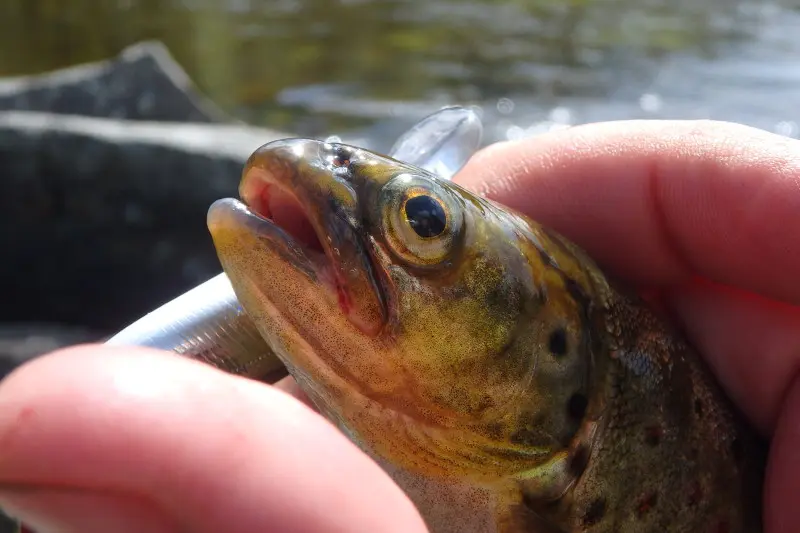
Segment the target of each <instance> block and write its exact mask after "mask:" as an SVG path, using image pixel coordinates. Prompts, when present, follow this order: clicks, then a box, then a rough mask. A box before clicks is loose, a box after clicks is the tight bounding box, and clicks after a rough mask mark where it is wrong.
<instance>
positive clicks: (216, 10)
mask: <svg viewBox="0 0 800 533" xmlns="http://www.w3.org/2000/svg"><path fill="white" fill-rule="evenodd" d="M798 20H800V19H798V18H797V15H796V14H795V12H794V11H791V10H790V9H789V8H788V7H786V6H783V7H781V6H779V5H778V4H776V3H774V2H770V3H767V2H759V1H750V2H742V1H738V0H706V1H701V2H698V1H697V0H670V1H666V0H644V1H642V0H464V1H456V0H449V1H448V0H436V1H433V2H423V1H414V0H383V1H377V0H340V1H335V2H332V1H330V0H228V1H216V2H214V1H202V0H195V1H191V0H184V1H174V0H173V1H169V0H167V1H159V0H127V1H126V0H121V1H117V2H110V1H109V2H96V1H94V0H73V1H71V2H69V3H68V4H67V3H64V2H61V1H59V0H8V1H6V2H4V3H3V4H2V6H0V47H1V48H0V49H2V50H6V51H7V52H6V53H4V54H0V75H15V74H25V73H35V72H40V71H43V70H48V69H53V68H57V67H63V66H67V65H71V64H75V63H78V62H84V61H93V60H98V59H103V58H106V57H110V56H113V55H115V54H117V53H118V52H119V51H120V50H121V49H122V48H124V47H125V46H127V45H130V44H132V43H134V42H136V41H139V40H143V39H159V40H161V41H163V42H165V43H166V44H167V46H168V47H169V49H170V51H171V52H172V53H173V54H174V55H175V57H176V58H177V60H178V61H179V62H180V63H181V64H182V65H183V66H184V67H185V68H186V69H187V71H188V72H189V74H190V75H191V76H192V77H193V79H194V80H195V81H196V83H197V84H198V85H199V87H200V88H201V89H202V90H203V91H204V92H206V93H207V94H208V95H209V96H211V97H212V98H213V99H214V100H215V101H216V102H218V103H219V104H220V105H221V106H223V107H224V108H225V109H226V110H228V111H229V112H231V113H232V114H234V115H236V116H237V117H239V118H242V119H244V120H246V121H248V122H251V123H254V124H259V125H265V126H269V127H274V128H278V129H284V130H289V131H295V132H298V133H301V134H306V135H327V134H329V133H340V132H342V131H346V130H349V131H352V130H354V129H355V130H358V131H360V133H361V134H364V135H371V136H373V137H377V138H378V140H379V143H378V144H381V145H382V144H385V143H388V142H390V141H391V138H392V137H393V136H394V135H396V134H397V133H398V132H400V131H402V129H403V128H405V127H406V126H407V125H409V124H410V123H411V122H413V121H414V120H416V119H418V118H419V117H421V116H423V115H425V114H427V113H428V112H430V111H431V110H432V109H435V108H437V107H439V106H440V105H442V104H445V103H474V104H478V105H481V106H482V107H483V108H484V111H485V113H486V117H485V118H486V120H487V123H488V125H489V128H488V135H489V137H488V140H495V139H501V138H507V137H514V136H520V135H526V134H532V133H537V132H539V131H541V130H543V129H547V128H550V127H552V126H553V124H555V125H558V124H559V123H569V124H572V123H579V122H587V121H595V120H608V119H621V118H637V117H642V116H648V117H675V118H705V117H711V118H720V119H726V120H738V121H741V122H747V123H753V124H754V125H757V126H761V127H766V128H768V129H775V128H776V127H777V128H778V129H780V128H783V130H785V132H788V133H789V134H792V133H793V126H792V124H793V122H791V117H786V116H784V114H783V112H782V110H783V109H785V108H786V107H789V108H790V109H791V108H796V107H797V106H796V105H792V104H791V101H790V102H787V101H786V100H783V103H784V105H783V107H782V109H771V106H774V105H775V103H774V102H775V95H774V94H772V92H773V91H774V90H778V91H780V90H782V88H783V84H784V83H786V82H789V81H791V82H793V81H794V80H786V79H785V78H786V76H787V74H785V72H784V73H783V74H782V77H781V76H778V79H777V80H776V79H774V78H771V77H770V76H775V75H776V72H775V71H774V69H773V71H772V72H770V68H769V65H770V62H769V61H770V59H772V61H773V64H775V65H780V64H781V63H783V62H789V63H791V64H792V65H784V66H786V67H789V66H796V63H797V61H798V59H797V58H798V57H800V54H798V53H797V52H799V51H800V50H799V49H798V46H797V45H793V44H792V43H791V41H790V40H789V38H788V37H784V38H783V39H781V38H780V35H784V34H785V35H788V36H791V35H793V34H794V33H795V32H792V31H789V30H790V28H787V27H786V26H787V25H791V26H795V27H798ZM779 28H783V29H784V30H787V31H788V34H787V33H785V32H783V33H782V32H781V31H778V29H779ZM776 41H785V42H776ZM12 51H13V53H12ZM759 53H760V54H761V55H762V56H767V62H766V63H765V62H764V61H763V58H749V56H750V55H752V54H759ZM778 70H780V69H778ZM781 72H783V71H782V70H781ZM759 81H761V83H758V82H759ZM776 82H777V83H776ZM753 83H756V84H757V86H756V87H753ZM742 91H744V94H742ZM793 98H794V100H795V103H798V102H796V100H797V99H798V97H797V96H794V97H793ZM720 102H722V106H723V107H722V108H720ZM737 105H739V106H740V108H741V111H739V110H737V109H736V106H737Z"/></svg>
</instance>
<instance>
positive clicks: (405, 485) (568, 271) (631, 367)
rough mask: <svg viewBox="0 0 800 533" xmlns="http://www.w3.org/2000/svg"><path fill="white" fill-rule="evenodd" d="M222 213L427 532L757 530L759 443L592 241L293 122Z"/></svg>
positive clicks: (269, 307) (341, 409) (254, 295)
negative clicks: (299, 133) (293, 132)
mask: <svg viewBox="0 0 800 533" xmlns="http://www.w3.org/2000/svg"><path fill="white" fill-rule="evenodd" d="M239 197H240V198H239V199H234V198H223V199H220V200H218V201H216V202H215V203H214V204H213V205H212V206H211V207H210V209H209V211H208V217H207V226H208V229H209V232H210V233H211V236H212V240H213V243H214V246H215V249H216V252H217V255H218V257H219V260H220V263H221V265H222V268H223V270H224V272H225V274H226V275H227V277H228V279H229V280H230V283H231V287H232V289H233V291H234V292H235V294H236V298H237V299H238V301H239V302H240V303H241V305H242V307H243V309H244V310H245V312H246V313H247V315H248V316H249V318H250V320H252V321H253V323H254V325H255V327H256V329H257V330H258V332H259V334H260V335H261V336H262V337H263V338H264V340H265V341H266V343H267V344H268V345H269V346H270V347H271V349H272V350H273V351H274V353H275V355H276V356H277V357H278V358H279V359H280V361H281V362H282V363H283V364H284V365H285V366H286V368H287V369H288V372H289V373H290V374H291V375H292V377H293V378H294V379H295V380H296V381H297V383H298V385H299V386H300V387H301V389H302V390H303V391H304V392H305V394H306V395H307V396H308V397H309V399H310V400H311V401H312V402H313V404H314V405H315V406H316V408H317V409H318V410H319V412H320V413H321V414H322V415H323V416H325V417H326V418H327V419H328V420H329V421H330V422H331V423H333V424H334V425H336V426H337V427H338V428H339V429H340V430H341V431H342V432H343V433H344V434H345V435H346V436H347V437H348V438H349V439H350V440H351V441H352V442H353V443H355V444H356V445H357V446H358V447H359V448H361V449H362V450H363V451H364V452H365V453H366V454H368V455H369V456H370V457H372V458H373V459H374V460H375V461H376V462H377V463H378V464H379V465H380V466H381V467H383V468H384V470H385V471H386V472H387V473H388V474H389V475H390V476H391V477H392V478H393V479H394V481H395V482H396V483H397V484H398V485H399V486H400V487H401V488H402V489H403V490H404V491H405V492H406V494H407V495H408V496H409V498H410V499H411V500H412V501H413V502H414V504H415V506H416V507H417V509H418V510H419V512H420V514H421V515H422V517H423V519H424V520H425V522H426V524H427V526H428V528H429V530H430V531H431V532H432V533H455V532H459V533H469V532H475V533H477V532H481V533H484V532H485V533H578V532H581V533H588V532H591V533H609V532H615V533H633V532H636V533H651V532H652V533H654V532H659V533H663V532H667V533H684V532H693V533H694V532H702V533H758V532H760V531H762V527H763V526H762V503H761V499H762V487H763V479H764V466H765V443H764V441H763V439H762V438H761V436H760V435H759V434H758V433H757V432H756V431H755V430H754V428H753V426H752V425H751V424H749V423H748V421H746V420H745V419H744V417H743V416H742V414H741V413H740V411H739V410H738V409H737V407H736V406H735V405H733V403H732V402H731V401H730V399H729V398H728V397H727V396H726V395H725V393H724V391H723V389H722V387H721V386H720V384H719V383H718V382H717V381H716V379H715V378H714V376H713V374H712V373H711V372H710V370H709V368H708V367H707V365H706V364H705V363H704V361H703V359H702V357H701V356H700V355H699V353H698V352H697V351H696V350H695V349H694V348H693V347H692V346H691V345H690V344H689V343H688V342H687V341H686V339H685V338H684V337H683V336H682V334H681V332H680V331H679V330H677V329H676V328H675V327H673V326H672V325H670V324H669V323H668V322H667V321H666V320H664V319H663V318H662V317H661V316H660V315H659V314H658V313H656V312H655V311H654V310H653V309H652V308H651V307H649V306H648V304H647V303H646V302H645V301H644V300H643V299H642V298H641V297H640V296H639V295H638V294H637V293H636V291H634V290H633V289H632V288H630V287H627V286H625V285H624V283H621V282H620V281H619V280H616V279H614V278H613V277H612V276H610V275H607V274H605V273H604V272H603V270H602V269H601V267H600V266H599V265H598V264H597V263H595V262H594V261H593V260H592V259H591V258H590V257H589V256H588V254H586V252H584V251H583V250H582V249H581V248H580V247H578V246H577V245H575V244H574V243H572V242H571V241H569V240H568V239H567V238H566V237H564V236H562V235H560V234H559V233H557V232H555V231H553V230H552V229H549V228H547V227H545V226H542V225H540V224H538V223H537V222H535V221H534V220H532V219H531V218H529V217H528V216H525V215H523V214H522V213H519V212H517V211H514V210H512V209H509V208H507V207H505V206H503V205H501V204H499V203H497V202H494V201H491V200H489V199H486V198H484V197H482V196H479V195H477V194H474V193H472V192H470V191H469V190H467V189H465V188H463V187H460V186H459V185H457V184H456V183H454V182H452V181H449V180H446V179H442V178H440V177H438V176H436V175H435V174H433V173H431V172H428V171H427V170H425V169H421V168H418V167H415V166H413V165H410V164H407V163H403V162H401V161H398V160H396V159H393V158H391V157H388V156H384V155H381V154H378V153H376V152H372V151H369V150H365V149H362V148H359V147H356V146H351V145H347V144H342V143H332V142H324V141H318V140H313V139H302V138H295V139H284V140H280V141H273V142H270V143H268V144H265V145H264V146H262V147H260V148H259V149H257V150H256V151H255V152H254V153H253V154H252V155H251V156H250V158H249V159H248V161H247V162H246V164H245V167H244V170H243V174H242V179H241V182H240V186H239Z"/></svg>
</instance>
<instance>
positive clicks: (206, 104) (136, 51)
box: [0, 41, 233, 123]
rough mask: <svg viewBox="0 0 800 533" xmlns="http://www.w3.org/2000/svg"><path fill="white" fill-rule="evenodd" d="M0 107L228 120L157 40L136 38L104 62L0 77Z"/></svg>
mask: <svg viewBox="0 0 800 533" xmlns="http://www.w3.org/2000/svg"><path fill="white" fill-rule="evenodd" d="M0 110H3V111H8V110H15V111H46V112H50V113H60V114H70V115H82V116H91V117H107V118H118V119H127V120H154V121H178V122H199V123H214V122H223V123H224V122H232V121H233V120H232V119H231V118H230V117H229V116H228V115H227V114H226V113H225V112H223V111H222V110H221V109H220V108H219V107H217V105H216V104H214V103H213V102H211V101H210V100H208V99H207V98H205V97H204V96H203V95H202V94H200V93H199V92H198V91H197V90H196V89H195V87H194V84H193V83H192V81H191V80H190V79H189V76H188V75H187V74H186V72H185V71H184V70H183V69H182V68H181V67H180V65H178V64H177V63H176V62H175V60H174V59H173V58H172V56H171V55H170V53H169V51H168V50H167V49H166V47H165V46H164V45H163V44H162V43H160V42H150V41H147V42H141V43H138V44H135V45H133V46H130V47H128V48H126V49H124V50H123V51H122V52H121V53H120V54H119V56H117V57H115V58H113V59H109V60H106V61H100V62H97V63H89V64H85V65H78V66H74V67H70V68H66V69H62V70H57V71H54V72H49V73H46V74H39V75H33V76H24V77H18V78H5V79H0Z"/></svg>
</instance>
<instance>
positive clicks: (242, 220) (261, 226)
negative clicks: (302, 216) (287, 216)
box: [206, 198, 330, 280]
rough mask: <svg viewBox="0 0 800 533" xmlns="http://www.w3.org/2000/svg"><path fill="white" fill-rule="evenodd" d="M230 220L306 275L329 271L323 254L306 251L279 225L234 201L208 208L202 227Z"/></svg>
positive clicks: (236, 200)
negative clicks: (269, 246)
mask: <svg viewBox="0 0 800 533" xmlns="http://www.w3.org/2000/svg"><path fill="white" fill-rule="evenodd" d="M231 219H233V220H234V222H235V223H236V224H239V225H241V226H243V227H246V228H247V229H248V231H249V232H251V233H253V234H257V235H259V236H260V237H261V238H263V239H266V240H268V241H270V242H271V243H272V244H273V245H275V246H273V249H277V250H280V252H281V253H282V254H283V255H284V256H287V257H286V259H287V260H288V262H291V263H292V264H293V265H294V266H295V267H296V268H298V269H300V270H302V271H304V272H306V273H307V274H310V275H315V276H317V277H319V275H320V274H323V273H324V272H325V271H326V270H328V269H329V268H330V264H329V262H328V261H329V260H328V258H327V257H326V256H325V255H324V254H320V253H316V252H314V251H313V250H310V249H309V248H308V247H307V246H304V245H303V243H301V242H299V241H298V240H296V239H295V238H294V237H292V235H290V234H289V233H288V232H287V231H286V230H285V229H283V228H282V227H281V226H280V225H278V224H276V223H275V222H273V221H272V220H270V219H268V218H266V217H263V216H261V215H260V214H258V213H257V212H256V211H254V210H252V209H251V208H250V207H248V206H247V204H245V203H244V202H242V201H240V200H238V199H236V198H221V199H219V200H216V201H214V202H213V203H212V204H211V206H210V207H209V208H208V213H207V215H206V225H207V226H208V227H209V228H214V227H224V226H226V225H228V224H229V221H230V220H231ZM322 279H323V280H325V279H326V276H324V275H323V276H322Z"/></svg>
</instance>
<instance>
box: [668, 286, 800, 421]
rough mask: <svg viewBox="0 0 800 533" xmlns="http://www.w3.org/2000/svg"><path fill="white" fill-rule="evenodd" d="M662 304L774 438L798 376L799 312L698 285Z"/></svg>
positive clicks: (755, 297) (730, 390) (750, 414)
mask: <svg viewBox="0 0 800 533" xmlns="http://www.w3.org/2000/svg"><path fill="white" fill-rule="evenodd" d="M663 301H664V302H665V304H666V305H667V307H668V308H670V309H671V311H672V313H671V315H672V316H674V317H675V318H676V320H678V322H679V324H680V326H681V327H682V329H683V330H684V331H685V332H686V334H687V336H688V337H689V338H690V339H691V340H692V342H693V344H694V345H695V347H696V348H697V349H698V350H699V351H700V352H701V353H703V354H704V356H705V358H706V360H707V361H708V363H709V364H710V365H711V367H712V368H713V370H714V373H715V374H716V376H717V377H718V378H719V379H720V381H721V382H722V383H723V384H724V386H725V389H726V391H727V392H728V394H730V396H731V398H732V399H733V400H734V401H735V402H736V404H737V405H739V406H740V408H741V409H742V411H743V412H744V413H745V414H746V415H747V416H748V417H749V419H750V420H751V421H753V423H754V424H755V425H756V426H757V427H758V428H759V429H760V430H761V431H762V432H763V433H764V434H765V435H770V434H771V433H772V431H773V429H774V427H775V421H776V419H777V417H778V413H779V411H780V410H781V404H782V403H783V401H784V398H785V396H786V393H787V390H788V388H789V384H790V383H791V381H792V380H793V379H794V377H795V376H796V375H797V373H798V371H800V310H798V308H797V307H794V306H790V305H788V304H785V303H781V302H775V301H774V300H769V299H767V298H764V297H762V296H758V295H755V294H753V293H750V292H745V291H742V290H737V289H733V288H731V287H726V286H722V285H718V284H715V283H711V282H708V281H704V280H700V279H696V280H693V282H692V283H689V284H685V285H682V286H680V287H677V288H675V289H672V290H670V291H669V292H666V293H664V295H663Z"/></svg>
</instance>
